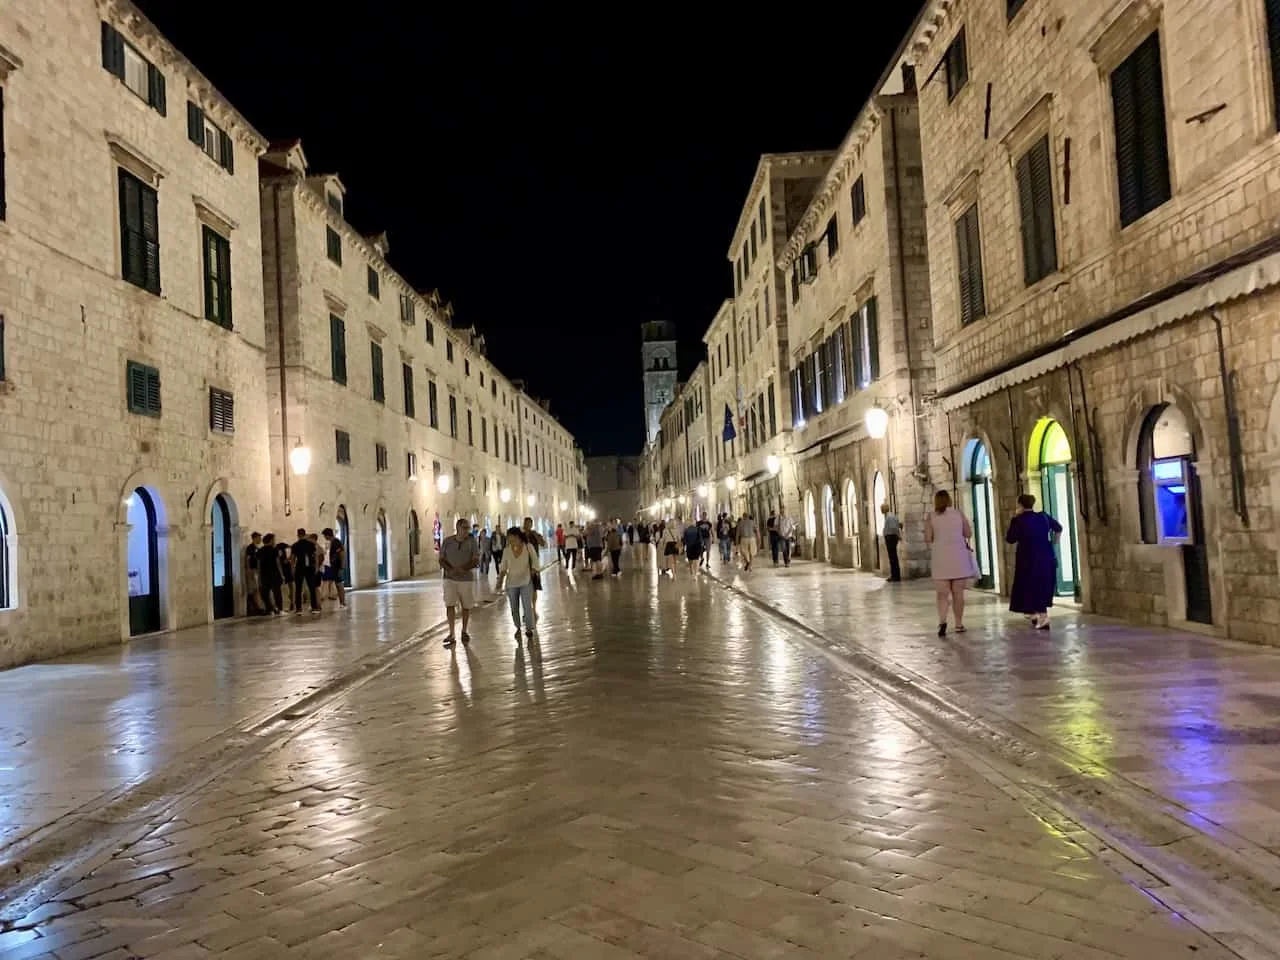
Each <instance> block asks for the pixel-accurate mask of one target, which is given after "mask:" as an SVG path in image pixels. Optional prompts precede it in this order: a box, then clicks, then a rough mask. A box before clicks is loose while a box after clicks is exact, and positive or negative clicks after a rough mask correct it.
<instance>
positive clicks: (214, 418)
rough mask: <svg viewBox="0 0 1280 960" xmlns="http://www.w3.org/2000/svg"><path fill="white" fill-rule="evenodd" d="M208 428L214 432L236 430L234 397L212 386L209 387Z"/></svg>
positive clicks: (233, 431) (232, 431)
mask: <svg viewBox="0 0 1280 960" xmlns="http://www.w3.org/2000/svg"><path fill="white" fill-rule="evenodd" d="M209 429H210V430H212V431H213V432H214V433H235V432H236V401H235V397H233V396H232V395H231V394H229V393H227V391H225V390H217V389H215V388H214V387H210V388H209Z"/></svg>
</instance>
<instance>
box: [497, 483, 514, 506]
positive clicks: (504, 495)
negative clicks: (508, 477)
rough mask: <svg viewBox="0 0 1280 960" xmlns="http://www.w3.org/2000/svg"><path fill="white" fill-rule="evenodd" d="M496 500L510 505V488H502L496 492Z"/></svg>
mask: <svg viewBox="0 0 1280 960" xmlns="http://www.w3.org/2000/svg"><path fill="white" fill-rule="evenodd" d="M498 499H499V500H501V501H502V502H503V503H510V502H511V488H510V487H503V488H502V489H501V490H499V491H498Z"/></svg>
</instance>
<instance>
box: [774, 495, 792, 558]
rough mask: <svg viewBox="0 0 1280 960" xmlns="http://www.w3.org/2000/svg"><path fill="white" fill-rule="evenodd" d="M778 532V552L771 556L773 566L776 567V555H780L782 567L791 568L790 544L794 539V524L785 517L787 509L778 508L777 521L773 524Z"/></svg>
mask: <svg viewBox="0 0 1280 960" xmlns="http://www.w3.org/2000/svg"><path fill="white" fill-rule="evenodd" d="M774 529H775V530H776V531H777V532H778V550H777V552H775V553H774V555H773V565H774V566H775V567H776V566H777V565H778V553H781V554H782V565H783V566H784V567H789V566H791V544H792V542H793V541H794V540H795V538H796V522H795V521H794V520H792V519H791V518H790V517H789V516H787V508H786V507H779V508H778V520H777V523H775V524H774Z"/></svg>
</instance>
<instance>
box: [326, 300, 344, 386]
mask: <svg viewBox="0 0 1280 960" xmlns="http://www.w3.org/2000/svg"><path fill="white" fill-rule="evenodd" d="M329 369H330V372H331V373H332V374H333V382H334V383H341V384H343V385H345V384H346V382H347V324H346V322H345V321H344V320H343V319H342V318H341V317H339V316H337V315H336V314H332V313H331V314H329Z"/></svg>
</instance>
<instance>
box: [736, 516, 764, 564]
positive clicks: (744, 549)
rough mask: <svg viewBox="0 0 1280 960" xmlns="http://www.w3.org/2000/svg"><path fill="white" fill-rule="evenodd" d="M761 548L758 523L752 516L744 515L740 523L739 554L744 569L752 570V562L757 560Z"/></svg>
mask: <svg viewBox="0 0 1280 960" xmlns="http://www.w3.org/2000/svg"><path fill="white" fill-rule="evenodd" d="M759 548H760V535H759V533H758V532H757V530H756V522H755V520H753V519H752V518H751V514H749V513H744V514H743V515H742V519H741V520H739V521H738V553H740V554H742V569H743V570H744V571H746V570H750V569H751V561H753V560H754V559H755V558H756V551H757V550H758V549H759Z"/></svg>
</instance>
